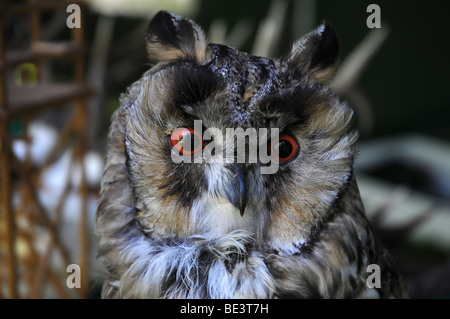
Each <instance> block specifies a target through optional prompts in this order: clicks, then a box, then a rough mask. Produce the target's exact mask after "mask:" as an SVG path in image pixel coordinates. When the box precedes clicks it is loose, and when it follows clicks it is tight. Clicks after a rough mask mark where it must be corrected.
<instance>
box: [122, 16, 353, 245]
mask: <svg viewBox="0 0 450 319" xmlns="http://www.w3.org/2000/svg"><path fill="white" fill-rule="evenodd" d="M146 41H147V42H146V43H147V51H148V54H149V57H150V59H151V61H153V62H154V65H153V67H152V68H151V69H150V70H149V71H147V72H146V73H145V74H144V75H143V77H142V78H141V79H140V80H139V81H137V82H135V83H134V84H133V85H132V86H131V87H130V88H129V90H128V92H127V93H126V94H124V95H123V96H122V97H121V104H122V106H121V108H122V110H124V112H123V114H125V115H124V116H123V117H121V118H120V120H121V121H123V130H124V150H123V152H124V153H125V156H126V170H127V174H128V179H129V181H130V184H131V188H132V196H133V200H134V206H135V208H136V211H137V212H138V213H137V218H138V221H139V225H140V228H141V229H143V230H145V232H146V233H148V234H151V236H154V237H175V238H177V237H178V238H184V237H186V236H192V235H196V234H201V235H204V236H211V237H216V236H222V235H225V234H227V233H230V232H232V231H237V230H240V231H245V232H246V233H248V234H251V235H252V236H253V238H254V240H255V244H256V245H257V246H268V247H272V249H274V250H277V251H280V252H290V251H293V250H295V249H296V247H298V246H299V245H302V244H303V243H304V242H305V240H306V239H307V238H309V237H310V236H312V234H313V233H314V232H315V231H316V229H317V227H319V225H321V224H323V221H324V220H326V219H327V218H328V217H329V216H328V215H329V214H330V212H331V211H332V209H331V208H332V207H333V204H334V203H335V202H336V201H337V199H338V198H339V197H340V196H341V194H342V193H343V192H344V191H345V187H346V185H347V184H348V180H349V178H350V177H351V175H352V165H353V157H354V153H355V151H354V145H355V141H356V139H357V132H356V131H355V130H353V129H352V116H353V111H352V110H351V108H350V107H349V106H348V105H347V104H346V103H345V102H343V101H342V100H340V99H339V97H338V96H336V94H334V93H333V92H332V91H331V90H330V89H329V88H328V87H327V86H326V81H327V80H328V79H330V77H331V76H332V75H333V74H334V71H335V69H336V66H337V64H338V60H339V45H338V40H337V36H336V34H335V33H334V31H333V29H332V28H331V27H330V25H328V24H327V23H324V24H322V25H321V26H319V27H318V28H317V29H316V30H315V31H313V32H311V33H309V34H307V35H305V36H304V37H303V38H302V39H300V40H299V41H298V42H296V43H295V44H294V45H293V46H292V48H291V49H290V50H288V52H287V53H286V54H285V55H283V56H281V57H280V58H278V59H269V58H265V57H259V56H254V55H250V54H247V53H243V52H239V51H237V50H236V49H234V48H231V47H228V46H225V45H221V44H214V43H208V41H207V39H206V37H205V34H204V33H203V31H202V30H201V29H200V28H199V27H198V26H197V25H196V24H195V23H194V22H192V21H190V20H189V19H186V18H183V17H180V16H177V15H175V14H172V13H168V12H164V11H162V12H159V13H158V14H157V15H156V16H155V17H154V18H153V20H152V21H151V22H150V24H149V27H148V31H147V37H146ZM230 129H233V130H234V132H237V130H240V132H244V134H240V135H239V134H236V138H232V139H226V138H225V137H226V136H227V130H230ZM245 132H247V133H248V134H247V135H245ZM251 132H257V135H256V137H254V136H250V135H251V134H250V133H251ZM261 132H262V133H261ZM272 132H277V134H275V135H272ZM273 136H276V137H277V138H273ZM188 142H189V143H188ZM211 145H214V147H211ZM239 145H240V146H241V148H240V149H239V152H237V150H238V146H239ZM242 146H244V151H243V152H242ZM251 150H253V151H251ZM255 150H256V152H257V156H256V157H255V156H254V155H255V154H254V152H255ZM272 153H273V154H272ZM230 154H231V157H230ZM260 154H268V155H269V156H270V161H269V162H267V161H265V162H264V161H262V160H261V157H260V156H259V155H260ZM174 155H176V156H182V157H183V158H184V159H185V160H184V161H176V160H174V158H175V157H176V156H175V157H174ZM212 157H213V158H215V159H216V160H211V158H212ZM218 158H219V159H220V158H223V159H224V160H222V161H220V160H219V161H217V159H218ZM275 164H276V165H275ZM270 165H274V167H276V170H274V171H272V172H270V173H262V172H263V171H262V169H263V168H267V167H268V166H270Z"/></svg>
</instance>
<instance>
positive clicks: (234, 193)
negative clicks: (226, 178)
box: [225, 164, 248, 216]
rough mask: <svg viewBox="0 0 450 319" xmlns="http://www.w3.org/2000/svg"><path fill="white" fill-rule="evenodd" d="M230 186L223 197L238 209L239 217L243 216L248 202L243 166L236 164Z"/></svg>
mask: <svg viewBox="0 0 450 319" xmlns="http://www.w3.org/2000/svg"><path fill="white" fill-rule="evenodd" d="M230 186H231V187H229V189H228V191H227V193H226V194H225V197H226V199H227V200H228V201H229V202H230V203H231V204H233V206H234V207H236V208H238V209H239V213H240V215H241V216H244V212H245V207H246V206H247V202H248V194H247V179H246V171H245V164H237V170H236V177H235V179H234V180H233V181H232V185H230Z"/></svg>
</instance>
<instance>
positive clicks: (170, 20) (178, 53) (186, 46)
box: [146, 11, 207, 63]
mask: <svg viewBox="0 0 450 319" xmlns="http://www.w3.org/2000/svg"><path fill="white" fill-rule="evenodd" d="M146 40H147V52H148V54H149V56H150V59H151V60H153V61H155V62H166V63H169V62H174V61H176V60H179V59H192V60H195V61H197V62H199V63H202V62H204V61H205V59H206V45H207V42H206V39H205V35H204V33H203V31H202V29H201V28H200V27H199V26H197V25H196V24H195V23H194V22H192V21H191V20H189V19H186V18H183V17H180V16H178V15H176V14H173V13H170V12H167V11H160V12H158V13H157V14H156V15H155V16H154V17H153V19H152V20H151V21H150V24H149V25H148V29H147V38H146Z"/></svg>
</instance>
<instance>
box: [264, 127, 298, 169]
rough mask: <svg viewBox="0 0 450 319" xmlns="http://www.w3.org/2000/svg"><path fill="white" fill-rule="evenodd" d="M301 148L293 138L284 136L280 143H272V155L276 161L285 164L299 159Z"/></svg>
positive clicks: (281, 137) (281, 136)
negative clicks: (296, 158)
mask: <svg viewBox="0 0 450 319" xmlns="http://www.w3.org/2000/svg"><path fill="white" fill-rule="evenodd" d="M299 148H300V147H299V145H298V143H297V141H296V140H295V139H294V138H293V137H291V136H289V135H287V134H282V135H280V138H279V140H278V143H274V144H272V143H270V154H271V155H272V156H273V157H274V159H275V160H276V161H278V162H280V163H285V162H288V161H290V160H292V159H294V158H295V157H297V155H298V152H299Z"/></svg>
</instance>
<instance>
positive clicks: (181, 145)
mask: <svg viewBox="0 0 450 319" xmlns="http://www.w3.org/2000/svg"><path fill="white" fill-rule="evenodd" d="M170 143H171V144H172V146H173V147H174V148H175V149H176V150H177V151H178V152H179V153H180V155H194V154H195V153H197V152H198V151H200V150H201V149H203V139H202V135H201V134H200V133H199V132H197V131H195V130H194V129H192V128H185V127H180V128H177V129H175V130H173V131H172V134H171V135H170Z"/></svg>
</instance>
